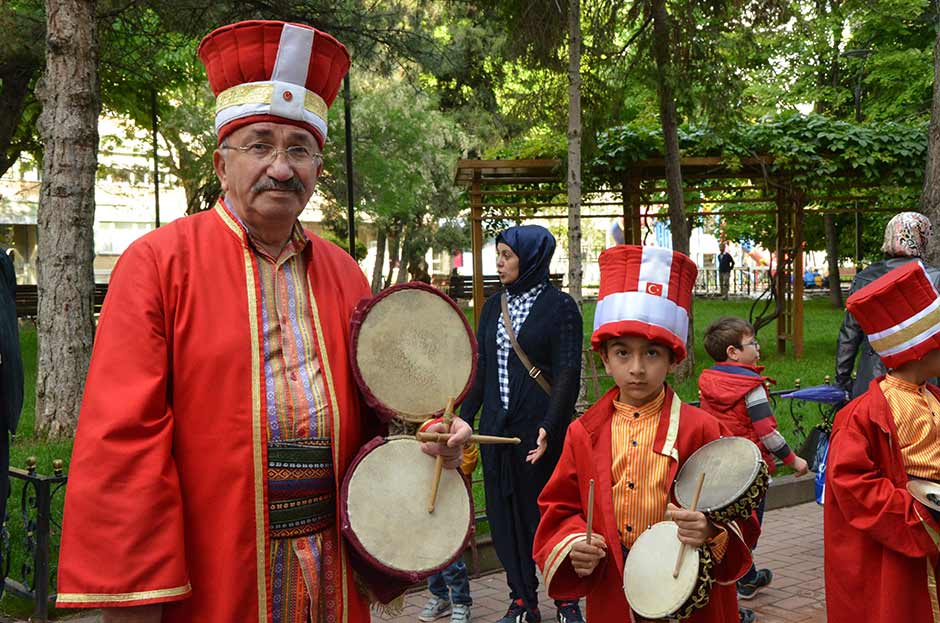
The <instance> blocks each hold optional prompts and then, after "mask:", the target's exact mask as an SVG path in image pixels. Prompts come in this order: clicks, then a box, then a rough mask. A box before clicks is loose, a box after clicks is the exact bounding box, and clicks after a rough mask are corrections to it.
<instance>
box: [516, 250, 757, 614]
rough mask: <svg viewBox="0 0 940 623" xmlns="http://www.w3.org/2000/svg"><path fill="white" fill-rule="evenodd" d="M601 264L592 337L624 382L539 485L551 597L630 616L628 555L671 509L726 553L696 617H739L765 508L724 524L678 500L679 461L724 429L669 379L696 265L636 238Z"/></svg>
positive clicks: (678, 357) (686, 527)
mask: <svg viewBox="0 0 940 623" xmlns="http://www.w3.org/2000/svg"><path fill="white" fill-rule="evenodd" d="M600 268H601V286H600V292H599V296H598V304H597V309H596V311H595V316H594V334H593V335H592V337H591V344H592V346H593V347H594V348H595V349H596V350H597V351H599V352H600V354H601V358H602V359H603V361H604V366H605V368H606V369H607V372H608V373H609V374H610V375H611V376H612V377H613V378H614V381H615V382H616V384H617V386H616V387H614V388H613V389H611V391H609V392H608V393H607V394H606V395H605V396H603V397H602V398H601V399H600V400H599V401H598V402H597V403H596V404H595V405H594V406H593V407H591V408H590V409H589V410H588V411H587V413H585V414H584V416H582V417H581V418H580V419H578V420H576V421H575V422H573V423H572V424H571V427H570V428H569V430H568V435H567V437H566V439H565V444H564V449H563V451H562V456H561V460H560V462H559V464H558V467H557V468H556V469H555V472H554V474H553V475H552V478H551V480H549V482H548V484H547V485H546V487H545V489H544V490H543V491H542V495H541V496H540V497H539V507H540V510H541V513H542V519H541V522H540V523H539V527H538V531H537V532H536V536H535V548H534V551H535V559H536V562H537V563H538V564H539V566H540V567H541V569H542V573H543V575H544V577H545V583H546V584H547V585H548V592H549V594H550V595H551V596H552V597H553V598H555V599H577V598H580V597H582V596H586V597H587V619H588V620H589V621H614V620H624V617H625V616H628V613H629V612H630V606H629V604H628V603H627V599H626V597H625V595H624V592H623V566H624V560H625V558H626V556H628V555H629V550H630V547H631V546H632V545H633V543H634V542H635V541H636V540H637V538H638V537H639V536H640V534H642V533H643V532H644V530H646V528H648V527H649V526H650V525H652V524H654V523H657V522H659V521H661V520H662V519H663V518H664V517H665V518H666V519H669V520H671V521H674V522H675V523H676V524H677V525H678V527H679V540H680V541H682V542H683V543H685V544H687V545H688V546H691V547H701V546H702V545H707V547H708V548H709V549H710V550H711V554H712V556H713V558H714V559H715V560H716V561H717V564H716V565H715V568H714V572H715V579H716V580H717V582H716V584H715V585H714V588H713V590H712V591H711V596H710V598H709V600H708V603H707V605H705V606H704V607H703V608H702V609H700V610H698V611H696V612H695V613H694V614H693V615H692V617H691V618H690V619H689V620H690V621H694V622H696V623H730V622H733V621H737V620H738V609H737V596H736V594H735V589H734V586H733V583H734V581H735V580H736V579H737V578H738V577H740V576H741V575H743V574H744V573H745V572H746V571H747V569H748V568H749V567H750V564H751V551H750V548H751V546H752V545H753V544H754V542H755V541H756V538H757V535H758V533H759V531H760V528H759V526H758V525H757V522H756V520H755V519H754V518H753V516H751V518H749V519H748V520H747V521H739V522H731V523H730V524H728V525H715V524H713V523H712V522H711V521H709V520H708V519H707V518H706V517H705V515H704V514H702V513H701V512H694V511H689V510H684V509H681V508H679V507H677V506H675V505H673V504H670V503H669V502H670V499H671V498H670V488H671V483H672V482H673V480H674V479H675V476H676V473H677V471H678V469H679V468H680V467H681V466H682V464H683V463H684V462H685V460H686V459H687V458H688V457H689V455H691V454H692V453H693V452H694V451H695V450H696V449H698V448H700V447H701V446H703V445H704V444H706V443H708V442H709V441H712V440H714V439H717V438H718V437H719V436H721V434H722V432H723V429H722V428H721V425H720V424H719V423H718V421H717V420H715V419H714V418H713V417H712V416H710V415H708V414H707V413H705V412H704V411H702V410H700V409H697V408H695V407H691V406H689V405H685V404H682V403H681V402H680V401H679V399H678V397H677V396H676V395H675V393H674V392H673V390H672V389H671V388H670V387H669V385H668V384H666V382H665V381H666V375H667V374H668V373H670V372H672V371H673V370H674V369H675V367H676V365H677V364H678V363H679V362H680V361H682V359H683V358H685V355H686V346H685V343H686V338H687V335H688V326H689V310H690V307H691V299H692V287H693V285H694V283H695V276H696V274H697V269H696V267H695V264H694V263H693V262H692V261H691V260H690V259H689V258H688V257H686V256H685V255H682V254H680V253H675V252H672V251H669V250H666V249H658V248H653V247H639V246H626V245H619V246H616V247H613V248H610V249H608V250H606V251H604V253H602V254H601V256H600ZM591 480H594V481H595V496H594V506H593V511H592V513H593V526H592V528H593V533H592V534H591V536H590V541H588V533H587V532H588V525H587V517H588V515H589V509H588V507H587V502H588V489H589V482H590V481H591Z"/></svg>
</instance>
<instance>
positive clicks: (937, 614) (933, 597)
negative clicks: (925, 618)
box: [927, 558, 940, 623]
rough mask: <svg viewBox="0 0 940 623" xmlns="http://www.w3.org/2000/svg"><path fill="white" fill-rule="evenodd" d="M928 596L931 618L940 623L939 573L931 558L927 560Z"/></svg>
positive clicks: (935, 622) (934, 622)
mask: <svg viewBox="0 0 940 623" xmlns="http://www.w3.org/2000/svg"><path fill="white" fill-rule="evenodd" d="M927 594H928V595H930V613H931V614H932V615H933V616H931V617H930V619H931V621H932V622H933V623H940V602H938V601H937V573H936V570H935V569H934V568H933V563H932V562H931V561H930V558H928V559H927Z"/></svg>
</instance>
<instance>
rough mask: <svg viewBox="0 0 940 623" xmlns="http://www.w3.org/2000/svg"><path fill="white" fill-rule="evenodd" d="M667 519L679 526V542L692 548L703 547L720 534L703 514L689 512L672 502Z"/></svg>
mask: <svg viewBox="0 0 940 623" xmlns="http://www.w3.org/2000/svg"><path fill="white" fill-rule="evenodd" d="M666 519H668V520H669V521H674V522H676V524H677V525H678V526H679V540H680V541H682V542H683V543H685V544H686V545H691V546H692V547H701V546H702V545H704V544H705V541H708V540H709V539H713V538H715V536H717V535H718V533H719V532H720V530H718V528H716V527H715V526H714V524H712V522H710V521H708V519H707V518H706V517H705V515H704V514H702V512H700V511H694V512H693V511H687V510H685V509H682V508H679V507H678V506H676V505H675V504H673V503H671V502H670V503H669V505H668V506H667V507H666Z"/></svg>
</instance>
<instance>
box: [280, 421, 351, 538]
mask: <svg viewBox="0 0 940 623" xmlns="http://www.w3.org/2000/svg"><path fill="white" fill-rule="evenodd" d="M335 520H336V483H335V482H334V479H333V457H332V451H331V449H330V440H329V439H324V438H315V439H287V440H285V441H277V442H273V443H271V444H269V445H268V523H269V525H270V530H271V538H272V539H284V538H291V537H299V536H305V535H308V534H316V533H317V532H321V531H322V530H324V529H326V528H327V527H329V526H331V525H332V524H333V522H334V521H335Z"/></svg>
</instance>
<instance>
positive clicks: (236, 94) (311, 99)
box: [215, 82, 328, 121]
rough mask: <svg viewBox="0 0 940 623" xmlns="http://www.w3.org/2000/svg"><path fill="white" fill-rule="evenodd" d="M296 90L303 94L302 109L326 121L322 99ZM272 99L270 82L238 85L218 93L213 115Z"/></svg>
mask: <svg viewBox="0 0 940 623" xmlns="http://www.w3.org/2000/svg"><path fill="white" fill-rule="evenodd" d="M297 90H298V91H303V92H304V109H305V110H306V111H307V112H309V113H312V114H314V115H316V116H317V117H319V118H320V119H323V120H324V121H326V117H327V110H328V108H327V105H326V102H324V101H323V98H322V97H320V96H319V95H317V94H316V93H314V92H313V91H308V90H307V89H305V88H303V87H302V86H300V85H297ZM273 97H274V84H272V83H270V82H254V83H251V84H239V85H236V86H233V87H232V88H230V89H225V90H224V91H222V92H221V93H219V96H218V97H217V98H215V114H217V115H218V114H219V113H220V112H222V111H223V110H224V109H226V108H230V107H232V106H241V105H243V104H270V103H271V99H272V98H273Z"/></svg>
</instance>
